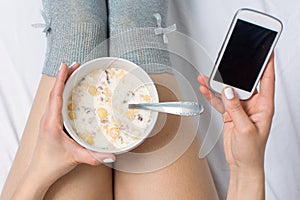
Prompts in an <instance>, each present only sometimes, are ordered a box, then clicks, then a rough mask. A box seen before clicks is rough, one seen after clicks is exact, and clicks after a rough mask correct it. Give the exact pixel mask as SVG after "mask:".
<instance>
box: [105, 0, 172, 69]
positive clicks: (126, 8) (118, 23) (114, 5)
mask: <svg viewBox="0 0 300 200" xmlns="http://www.w3.org/2000/svg"><path fill="white" fill-rule="evenodd" d="M167 11H168V1H167V0H122V1H119V0H109V1H108V12H109V38H110V43H109V44H110V45H109V55H110V56H115V57H121V58H125V59H128V60H130V61H132V62H134V63H136V64H137V65H139V66H141V67H142V68H144V69H145V70H146V71H147V72H148V73H163V72H170V71H171V70H170V67H169V66H170V59H169V52H168V51H167V46H166V44H165V43H164V41H163V36H162V35H161V34H160V35H156V34H155V29H156V28H157V20H156V19H155V17H154V16H153V15H154V14H155V13H159V14H160V15H161V19H162V21H161V26H162V27H165V26H166V17H167Z"/></svg>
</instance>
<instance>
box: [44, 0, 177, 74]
mask: <svg viewBox="0 0 300 200" xmlns="http://www.w3.org/2000/svg"><path fill="white" fill-rule="evenodd" d="M167 5H168V3H167V0H107V1H106V0H43V8H44V13H45V15H46V18H47V21H49V23H50V24H48V26H49V29H48V30H47V34H46V35H47V50H46V56H45V57H46V59H45V63H44V67H43V74H46V75H49V76H56V74H57V72H58V69H59V66H60V64H61V63H66V64H68V65H70V64H71V63H73V62H74V61H77V62H79V63H81V64H83V63H84V62H87V61H89V60H92V59H95V58H99V57H104V56H112V57H120V58H125V59H128V60H130V61H132V62H134V63H136V64H137V65H139V66H141V67H142V68H144V69H145V70H146V71H147V72H148V73H162V72H171V68H170V67H168V66H170V61H169V60H170V59H169V53H168V51H167V46H166V45H165V44H164V43H163V37H162V35H155V32H154V29H155V28H157V22H156V19H155V18H154V17H153V14H154V13H160V14H161V16H162V23H161V25H162V26H165V25H166V24H165V21H166V15H167ZM107 9H108V10H107ZM107 38H109V40H107Z"/></svg>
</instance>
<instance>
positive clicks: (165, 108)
mask: <svg viewBox="0 0 300 200" xmlns="http://www.w3.org/2000/svg"><path fill="white" fill-rule="evenodd" d="M128 108H129V109H143V110H152V111H156V112H163V113H169V114H174V115H182V116H196V115H200V114H201V113H202V112H203V111H204V107H203V106H202V105H200V104H199V103H197V102H162V103H140V104H128Z"/></svg>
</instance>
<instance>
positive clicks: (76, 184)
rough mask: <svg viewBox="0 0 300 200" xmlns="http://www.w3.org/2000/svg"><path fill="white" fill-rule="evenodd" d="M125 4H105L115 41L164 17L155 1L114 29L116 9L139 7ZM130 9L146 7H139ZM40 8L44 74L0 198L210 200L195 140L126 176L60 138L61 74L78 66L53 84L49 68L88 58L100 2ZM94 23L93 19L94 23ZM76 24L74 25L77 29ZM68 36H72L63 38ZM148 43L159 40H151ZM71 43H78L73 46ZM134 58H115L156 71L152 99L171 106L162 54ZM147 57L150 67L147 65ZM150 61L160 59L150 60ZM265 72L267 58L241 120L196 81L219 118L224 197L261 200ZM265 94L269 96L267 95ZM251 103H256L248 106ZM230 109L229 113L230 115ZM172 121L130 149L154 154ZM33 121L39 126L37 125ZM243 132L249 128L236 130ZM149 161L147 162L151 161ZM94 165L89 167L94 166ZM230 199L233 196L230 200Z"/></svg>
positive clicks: (268, 103)
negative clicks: (168, 159)
mask: <svg viewBox="0 0 300 200" xmlns="http://www.w3.org/2000/svg"><path fill="white" fill-rule="evenodd" d="M103 2H104V3H105V5H103V4H104V3H103ZM133 2H134V1H129V0H128V1H109V3H108V8H109V9H110V15H109V16H110V19H109V21H110V24H109V30H110V36H111V37H113V36H115V35H117V33H118V32H119V31H120V30H123V29H127V28H128V27H129V28H130V27H135V26H138V25H139V26H140V23H141V21H142V19H146V18H145V17H146V16H148V15H149V13H154V12H160V13H166V6H165V4H164V3H163V2H164V1H156V3H155V4H151V5H152V6H148V7H147V12H146V11H145V12H143V10H142V9H140V11H139V10H137V11H136V12H138V13H136V12H132V13H133V14H132V13H131V14H130V15H126V16H127V17H128V18H127V19H126V20H125V22H126V23H124V21H123V23H120V22H121V20H122V18H123V15H122V13H123V12H124V10H125V11H126V9H127V12H129V11H132V10H131V9H130V6H128V5H135V6H133V7H134V8H139V6H136V3H133ZM98 4H99V5H98ZM138 5H150V4H149V2H147V1H142V2H140V4H138ZM74 6H77V7H76V9H70V8H72V7H74ZM44 8H45V9H46V10H48V13H46V14H48V15H50V16H52V18H51V17H50V18H51V19H52V20H50V21H51V26H49V27H48V29H47V33H48V50H47V55H46V64H45V67H44V71H43V72H44V74H43V76H42V79H41V82H40V86H39V89H38V92H37V95H36V98H35V101H34V104H33V107H32V111H31V115H30V117H29V120H28V122H27V126H26V128H25V131H24V134H23V137H22V141H21V143H20V147H19V150H18V153H17V156H16V159H15V161H14V164H13V167H12V169H11V172H10V175H9V177H8V180H7V182H6V185H5V188H4V190H3V193H2V198H3V199H10V198H11V197H12V196H13V197H12V198H15V199H41V198H44V199H71V198H72V199H99V198H101V199H113V198H115V199H141V198H143V199H217V195H216V191H215V188H214V184H213V181H212V178H211V174H210V171H209V168H208V166H207V163H206V160H205V159H203V160H199V159H198V156H197V155H198V150H199V148H200V145H199V142H198V140H197V138H194V139H193V140H192V141H191V144H190V145H189V146H188V147H187V149H186V150H185V151H184V152H183V154H182V155H180V157H178V159H175V160H174V161H173V162H172V163H170V164H168V165H167V166H165V167H164V168H161V169H159V170H154V171H152V172H150V173H142V174H134V173H128V172H124V171H120V170H112V169H111V168H110V167H107V166H105V165H101V163H104V162H110V161H114V160H115V159H116V158H115V156H114V155H112V154H102V153H95V152H91V151H88V150H86V149H83V148H82V147H80V146H78V144H76V143H75V142H74V141H72V140H71V139H70V138H68V137H67V136H66V134H65V133H64V132H63V129H62V119H61V102H62V99H61V93H62V90H63V85H64V82H65V80H66V78H67V76H69V74H71V73H72V71H73V70H75V69H76V68H77V67H78V66H79V65H78V64H74V65H73V66H72V67H71V68H70V70H69V71H68V70H67V67H66V65H65V64H64V65H61V66H62V67H61V69H60V71H59V73H58V75H57V78H56V79H55V78H54V76H55V75H56V72H57V66H58V64H57V63H58V62H59V61H63V62H68V63H70V62H71V61H73V60H79V61H80V62H83V60H84V59H85V57H86V56H87V55H86V52H89V53H90V52H91V51H92V50H93V49H94V47H95V46H97V44H98V43H100V42H101V41H103V40H105V38H106V37H107V35H106V31H107V30H106V25H105V23H106V18H105V17H106V15H107V13H106V10H105V8H106V1H84V2H83V1H45V2H44ZM97 9H99V10H97ZM66 11H68V12H66ZM121 11H122V12H121ZM98 15H101V16H98ZM66 17H67V20H64V21H63V22H64V23H62V18H66ZM98 17H99V18H98ZM97 19H101V20H100V22H98V21H97ZM78 20H79V23H77V22H78ZM74 21H76V23H75V22H74ZM143 22H144V24H143V23H142V25H141V26H146V27H147V26H149V23H150V22H149V23H147V21H145V20H144V21H143ZM151 23H154V25H153V24H151ZM151 23H150V26H152V27H153V26H155V25H156V24H155V22H151ZM162 24H164V22H163V23H162ZM74 27H76V28H74ZM114 27H116V29H114ZM69 30H72V31H74V30H76V31H79V32H76V34H74V33H73V32H72V34H71V33H70V32H69ZM64 31H65V32H64ZM97 33H99V34H97ZM78 37H79V38H78ZM151 37H152V35H151ZM62 38H63V39H62ZM116 38H117V39H116V40H112V46H113V45H114V43H113V42H114V41H116V43H115V44H119V43H120V42H119V39H120V38H119V37H116ZM121 39H124V40H125V42H126V41H127V40H129V39H130V38H128V37H125V38H122V37H121ZM135 40H136V38H135ZM154 40H155V41H158V40H159V39H157V37H155V38H154ZM78 41H81V42H80V43H78ZM73 42H75V43H76V44H79V46H76V45H75V47H76V49H77V48H78V49H80V51H75V53H73V52H72V51H70V50H71V49H72V48H71V47H74V44H73ZM123 42H124V41H123ZM93 45H94V46H93ZM159 45H161V44H158V46H159ZM53 52H54V53H53ZM125 53H126V52H125ZM140 53H141V52H140V51H131V52H129V53H126V54H122V56H123V57H125V58H127V59H130V60H132V61H134V62H136V63H137V64H139V65H144V66H145V68H144V69H146V70H147V71H148V72H149V73H151V72H153V71H154V72H159V73H158V74H154V75H152V78H153V79H154V80H156V82H160V81H162V80H169V81H167V82H168V83H166V86H167V87H161V86H160V87H158V90H159V93H160V98H163V99H166V100H178V98H177V96H178V95H176V94H174V92H173V91H175V90H177V86H176V85H174V84H173V83H174V80H175V79H174V77H173V76H172V75H170V74H167V73H165V72H167V71H168V70H166V68H163V67H161V66H164V65H168V63H165V62H166V60H167V56H165V55H163V56H157V55H162V54H163V52H161V51H159V52H156V51H154V50H153V49H148V51H146V52H145V51H142V53H143V55H144V56H137V55H141V54H140ZM110 55H111V54H110ZM117 55H119V54H117ZM149 55H150V56H149ZM89 56H90V58H94V57H99V56H105V51H104V50H103V49H102V48H100V50H99V51H98V50H97V49H96V51H92V53H91V54H90V55H89ZM62 58H64V59H62ZM141 58H142V60H140V59H141ZM143 58H144V60H143ZM148 58H150V61H149V60H147V59H148ZM156 58H160V59H161V60H160V61H157V60H156ZM60 59H62V60H60ZM151 59H152V60H151ZM153 59H154V60H155V63H157V62H158V63H162V65H161V66H159V67H158V68H153V67H152V66H149V65H147V64H148V63H151V62H154V61H153ZM153 69H155V70H153ZM273 73H274V72H273V60H271V61H270V63H269V66H268V70H266V73H265V75H264V76H263V80H262V84H261V87H262V90H261V91H260V93H258V94H256V95H255V96H254V97H253V98H251V100H249V101H247V102H246V103H244V104H245V105H243V106H245V109H246V113H247V115H246V114H245V113H243V111H242V110H241V109H240V108H241V107H238V106H237V105H239V104H238V102H239V101H238V100H237V98H236V96H233V97H234V98H233V99H232V100H226V98H224V96H223V98H222V100H221V99H219V98H218V97H217V96H214V95H212V93H211V92H209V90H208V87H207V85H206V83H205V80H204V77H200V78H199V81H200V83H201V84H202V85H201V88H200V90H201V91H202V93H203V94H204V95H205V96H206V97H207V98H208V100H211V102H212V104H213V105H214V106H215V107H216V108H217V109H218V110H219V111H220V112H222V113H224V116H225V118H224V119H225V130H224V131H225V132H224V136H225V138H224V142H225V152H226V157H227V160H228V162H229V165H230V170H231V180H230V187H229V193H228V195H229V196H228V197H229V198H231V197H232V198H233V199H235V195H239V194H240V193H242V194H247V195H246V196H247V197H249V198H252V199H259V198H263V192H264V187H263V179H264V173H263V153H264V147H265V143H266V140H267V135H268V132H269V128H270V124H271V119H272V113H273V90H274V80H272V77H274V74H273ZM268 77H269V78H268ZM270 77H271V78H270ZM55 80H56V81H55ZM272 81H273V82H272ZM263 87H264V88H265V89H263ZM266 89H267V90H268V91H267V92H266ZM51 90H52V92H51V93H50V91H51ZM226 91H227V92H226V93H227V94H229V95H231V97H232V94H234V93H231V92H230V90H226ZM228 91H229V92H228ZM270 91H271V95H268V94H267V93H269V94H270ZM49 94H50V99H49V103H47V102H46V101H44V99H47V98H48V96H49ZM210 95H211V96H210ZM223 101H224V105H223V103H222V102H223ZM253 104H257V105H255V107H252V105H253ZM231 105H235V107H233V108H232V109H231ZM249 108H251V109H249ZM253 108H255V109H256V110H253ZM45 110H46V112H45ZM225 110H226V112H225ZM237 110H239V111H240V112H237ZM231 111H232V112H231ZM236 115H238V116H240V115H241V116H243V121H242V122H240V121H237V120H236V118H238V119H239V117H236ZM248 115H249V117H248ZM266 119H267V120H266ZM178 120H180V119H178V118H176V117H172V116H168V120H167V123H166V124H165V127H164V128H163V129H162V130H161V131H160V133H159V134H157V136H156V137H154V138H151V139H148V140H146V141H145V142H144V143H143V144H142V145H141V146H139V147H138V148H137V149H135V150H134V151H138V152H149V151H151V150H152V149H153V148H154V149H155V148H160V147H161V146H164V145H166V144H167V143H169V141H170V140H172V139H173V136H174V134H177V133H176V132H177V131H178V130H176V129H175V130H174V124H176V123H178ZM38 121H41V123H40V124H39V123H37V122H38ZM189 123H190V121H187V122H186V123H185V127H184V128H185V129H184V130H185V131H183V133H182V134H187V133H189V132H193V131H194V130H193V129H191V127H190V126H189ZM239 124H241V125H239ZM244 125H245V126H244ZM243 127H250V128H249V129H245V130H246V131H244V129H243ZM185 132H186V133H185ZM238 133H242V134H238ZM258 133H259V134H258ZM179 134H181V133H179ZM226 135H227V136H228V137H226ZM231 135H232V136H234V137H231ZM240 135H241V136H240ZM230 139H232V140H230ZM235 139H236V140H239V141H238V142H237V141H236V140H235ZM250 142H253V143H250ZM239 145H240V146H242V148H240V146H239ZM244 145H248V147H249V148H245V147H244ZM255 145H256V146H255ZM240 149H242V150H243V151H240ZM117 160H118V159H117ZM149 160H150V161H149V162H151V161H152V160H151V159H149ZM249 160H250V161H249ZM79 163H86V164H88V165H86V164H79ZM249 163H250V164H249ZM90 165H92V166H90ZM96 165H97V167H94V166H96ZM98 165H99V166H98ZM113 174H114V175H113ZM113 180H114V183H113ZM249 189H251V191H249ZM247 190H248V191H247ZM253 195H255V196H253ZM237 199H240V198H238V196H237Z"/></svg>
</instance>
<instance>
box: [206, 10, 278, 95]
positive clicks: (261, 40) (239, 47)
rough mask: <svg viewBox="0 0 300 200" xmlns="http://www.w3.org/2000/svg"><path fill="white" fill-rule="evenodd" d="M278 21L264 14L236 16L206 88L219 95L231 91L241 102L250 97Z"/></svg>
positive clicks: (271, 46) (243, 12)
mask: <svg viewBox="0 0 300 200" xmlns="http://www.w3.org/2000/svg"><path fill="white" fill-rule="evenodd" d="M282 27H283V26H282V23H281V21H280V20H278V19H276V18H275V17H272V16H270V15H267V14H265V13H262V12H259V11H255V10H251V9H245V8H243V9H240V10H238V11H237V12H236V14H235V16H234V18H233V20H232V23H231V26H230V28H229V30H228V33H227V35H226V38H225V41H224V42H223V45H222V47H221V50H220V51H219V55H218V57H217V60H216V62H215V66H214V69H213V71H212V73H211V76H210V79H209V87H210V88H211V89H212V90H213V91H214V92H216V93H219V94H221V92H222V90H223V88H224V87H227V86H230V87H232V88H233V89H234V90H235V91H236V92H237V94H238V96H239V98H240V99H242V100H245V99H248V98H250V97H251V96H252V94H253V92H254V91H255V89H256V86H257V84H258V82H259V80H260V77H261V76H262V74H263V71H264V69H265V67H266V65H267V63H268V60H269V58H270V56H271V54H272V52H273V49H274V47H275V45H276V43H277V41H278V39H279V36H280V34H281V31H282Z"/></svg>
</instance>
